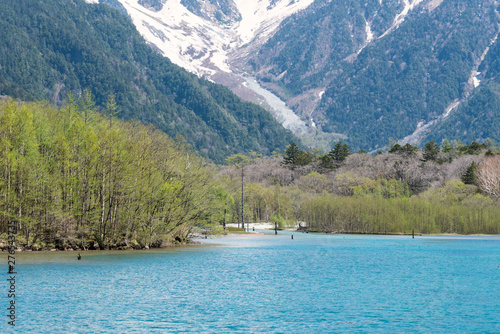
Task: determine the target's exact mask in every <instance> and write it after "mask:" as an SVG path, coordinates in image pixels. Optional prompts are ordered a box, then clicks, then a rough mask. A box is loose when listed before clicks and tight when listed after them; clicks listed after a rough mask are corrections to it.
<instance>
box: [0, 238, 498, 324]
mask: <svg viewBox="0 0 500 334" xmlns="http://www.w3.org/2000/svg"><path fill="white" fill-rule="evenodd" d="M293 234H294V239H293V240H292V239H291V238H290V233H289V232H283V233H281V234H280V235H278V236H274V235H273V234H266V235H251V236H249V235H242V236H228V237H224V238H217V239H208V240H203V242H206V244H205V245H199V246H192V247H191V246H190V247H184V248H175V249H168V250H150V251H132V252H127V251H110V252H91V251H89V252H83V253H82V255H83V259H82V260H81V261H77V260H76V253H75V252H44V253H35V252H33V253H22V254H21V253H18V254H16V258H17V260H18V263H19V265H18V266H17V268H16V269H17V272H18V274H17V276H16V279H17V281H16V293H17V300H16V305H17V309H16V315H17V320H16V323H17V326H16V332H20V333H145V332H150V333H177V332H196V333H331V332H337V333H346V332H349V333H365V332H371V333H388V332H390V333H410V332H411V333H494V332H497V333H498V332H500V302H499V301H500V267H499V266H500V238H499V237H416V238H415V239H411V237H407V236H405V237H401V236H358V235H322V234H303V233H293ZM0 256H5V257H6V256H7V255H6V253H5V252H4V253H0ZM4 262H5V263H6V260H5V261H4ZM3 268H4V269H6V268H7V266H6V264H5V265H3ZM2 271H4V272H3V273H2V277H7V274H6V273H5V272H6V271H7V270H3V269H2ZM4 282H5V281H4ZM2 286H3V289H4V290H5V292H6V291H7V289H8V287H7V284H6V283H5V284H2ZM0 302H1V305H2V309H4V310H5V308H6V307H7V305H8V304H7V303H8V299H7V297H6V293H4V292H2V293H1V298H0ZM4 306H5V307H4ZM9 328H10V326H8V325H7V318H6V317H5V316H4V317H3V319H2V322H1V323H0V332H2V333H3V332H9V331H8V330H9Z"/></svg>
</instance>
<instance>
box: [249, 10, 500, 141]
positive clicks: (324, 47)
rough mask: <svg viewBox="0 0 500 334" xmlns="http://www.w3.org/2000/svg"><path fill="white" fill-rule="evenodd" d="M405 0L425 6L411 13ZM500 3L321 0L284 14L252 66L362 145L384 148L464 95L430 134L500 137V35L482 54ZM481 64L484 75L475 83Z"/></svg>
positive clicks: (327, 126)
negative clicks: (499, 71)
mask: <svg viewBox="0 0 500 334" xmlns="http://www.w3.org/2000/svg"><path fill="white" fill-rule="evenodd" d="M404 3H407V4H414V3H416V4H418V5H416V6H415V7H414V8H413V9H410V10H407V11H406V12H405V11H404V10H403V4H404ZM496 6H497V5H496V2H495V1H493V0H487V1H469V0H443V1H425V0H424V1H409V2H403V1H396V0H395V1H383V2H379V1H375V0H373V1H350V2H348V3H346V2H341V1H327V0H317V1H315V3H314V4H313V5H312V6H310V7H309V8H307V9H306V10H304V11H303V12H301V13H298V14H296V15H294V16H293V17H291V18H289V19H287V20H285V21H284V22H283V23H282V25H281V27H280V29H279V31H278V32H277V33H276V34H275V35H274V36H273V37H272V38H271V39H270V40H269V41H268V42H267V44H265V45H264V46H263V47H262V49H261V50H260V52H259V53H258V54H256V55H254V56H252V57H251V59H250V61H249V67H248V70H249V71H253V72H254V73H256V75H257V76H258V77H259V79H260V80H261V82H263V83H264V84H265V85H267V86H268V87H269V88H271V89H273V90H274V91H275V92H277V93H278V94H280V95H281V96H282V97H283V98H284V99H286V100H288V101H289V103H290V104H291V105H292V106H294V108H295V109H296V110H297V111H298V112H299V113H301V114H303V115H304V117H308V115H309V114H310V113H311V112H312V117H313V119H314V120H315V122H316V124H317V125H319V126H320V127H321V129H322V130H324V131H327V132H332V133H337V134H339V135H340V136H343V138H345V139H344V140H345V141H346V142H348V143H349V144H350V145H351V146H353V147H354V148H356V149H359V148H363V149H366V150H374V149H378V148H381V147H383V146H385V145H387V144H388V143H389V139H390V138H394V139H403V138H405V137H406V136H408V135H410V134H412V133H413V132H414V131H415V130H417V128H418V127H419V126H422V125H425V124H428V123H431V122H433V121H436V120H437V121H438V122H436V123H435V124H439V123H441V120H442V119H441V117H442V116H443V115H444V114H445V113H446V112H447V110H448V108H449V107H450V106H451V105H453V104H454V103H457V102H460V106H459V108H458V111H456V109H453V110H452V113H451V116H450V118H448V120H447V121H446V122H445V123H443V125H442V127H440V128H438V129H436V130H434V131H432V130H433V129H432V128H430V129H429V130H430V131H431V133H430V134H428V136H429V137H428V138H427V139H435V140H441V139H443V138H445V137H447V138H449V139H450V140H452V139H461V140H463V141H471V140H484V139H485V138H488V137H490V138H492V139H495V140H500V132H499V131H498V130H497V129H498V123H497V122H498V121H497V119H498V117H499V115H500V109H499V108H498V99H499V95H498V91H499V90H498V83H495V82H496V79H495V77H496V74H494V72H495V69H494V68H495V66H498V65H497V64H496V63H497V62H498V60H496V61H495V59H498V51H497V49H498V40H497V42H496V43H495V44H493V45H492V47H491V50H490V52H489V53H487V54H486V58H485V60H484V62H483V63H482V59H481V58H482V56H483V55H484V53H485V51H487V48H488V47H489V46H490V43H492V41H494V40H495V38H496V36H497V35H498V32H499V22H500V16H499V14H498V11H497V8H496ZM490 64H491V65H490ZM495 64H496V65H495ZM478 67H479V69H478ZM476 70H477V71H478V72H481V71H482V73H481V74H480V75H479V76H478V78H479V79H482V81H481V83H480V85H479V87H477V88H476V90H475V91H474V85H473V83H472V79H473V77H474V74H475V72H476ZM483 72H484V73H483ZM311 100H316V101H317V102H316V104H314V103H311V102H310V101H311ZM311 107H312V108H313V110H311ZM455 124H459V127H458V128H456V129H452V127H453V126H454V125H455ZM424 139H425V137H424ZM423 142H425V141H423Z"/></svg>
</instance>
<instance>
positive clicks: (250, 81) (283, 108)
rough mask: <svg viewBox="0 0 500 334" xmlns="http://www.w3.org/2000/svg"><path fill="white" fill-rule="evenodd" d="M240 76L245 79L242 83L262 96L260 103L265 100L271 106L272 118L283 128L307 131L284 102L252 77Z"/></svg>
mask: <svg viewBox="0 0 500 334" xmlns="http://www.w3.org/2000/svg"><path fill="white" fill-rule="evenodd" d="M241 77H242V78H243V79H244V80H245V83H244V85H245V86H246V87H248V88H250V89H251V90H252V91H254V92H256V93H257V94H258V95H260V96H262V97H263V99H264V101H262V102H261V104H263V103H264V102H265V103H267V104H268V105H269V106H270V107H271V111H272V113H273V116H274V118H275V119H276V120H277V121H278V122H280V123H281V124H282V125H283V127H284V128H285V129H288V130H290V131H292V132H293V133H296V134H301V133H303V132H307V125H306V123H305V122H304V121H303V120H301V119H300V117H299V116H297V114H295V113H294V112H293V110H292V109H290V108H288V107H287V105H286V104H285V102H283V101H282V100H281V99H280V98H278V97H277V96H276V95H274V94H273V93H271V92H270V91H268V90H267V89H265V88H263V87H262V86H261V85H259V83H258V82H257V81H256V80H255V79H254V78H252V77H249V76H241Z"/></svg>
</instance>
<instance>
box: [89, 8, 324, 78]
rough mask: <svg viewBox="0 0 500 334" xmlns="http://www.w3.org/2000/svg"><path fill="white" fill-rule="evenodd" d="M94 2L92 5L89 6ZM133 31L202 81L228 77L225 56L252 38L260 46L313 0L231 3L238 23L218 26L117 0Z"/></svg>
mask: <svg viewBox="0 0 500 334" xmlns="http://www.w3.org/2000/svg"><path fill="white" fill-rule="evenodd" d="M87 1H94V0H87ZM119 1H120V3H121V4H122V5H123V6H124V7H125V9H126V10H127V12H128V13H129V15H130V17H131V18H132V21H133V22H134V24H135V26H136V27H137V30H138V31H139V32H140V33H141V35H143V36H144V38H145V39H146V40H147V41H148V42H149V43H151V44H153V45H154V46H156V47H157V48H158V49H159V50H160V51H161V52H162V53H163V54H164V55H165V56H166V57H168V58H169V59H170V60H171V61H172V62H173V63H175V64H177V65H179V66H181V67H183V68H185V69H186V70H188V71H190V72H192V73H195V74H197V75H200V76H208V77H210V76H211V75H213V74H214V73H216V72H217V71H222V72H226V73H229V72H231V71H232V69H231V67H230V65H229V53H230V52H234V51H235V50H237V49H239V48H240V47H242V46H243V45H245V44H248V43H249V42H251V41H253V40H254V39H255V38H258V39H259V40H262V41H261V43H264V42H265V41H266V40H267V39H268V38H269V37H271V35H272V34H273V33H274V31H275V30H276V29H277V27H278V26H279V24H280V23H281V22H282V21H283V20H284V19H285V18H287V17H289V16H290V15H292V14H294V13H296V12H298V11H300V10H302V9H305V8H307V7H308V6H309V5H310V4H311V3H312V2H313V1H314V0H295V1H290V0H281V1H278V2H276V3H275V4H274V5H273V6H271V1H270V0H234V3H235V5H236V8H237V10H238V11H239V12H240V14H241V20H240V21H233V22H230V23H228V24H224V25H223V24H219V23H217V22H214V21H209V20H206V19H204V18H202V17H199V16H197V15H196V14H193V13H192V12H190V11H189V10H188V9H187V8H186V7H184V6H183V5H182V4H181V1H180V0H166V1H165V3H164V5H163V8H162V9H161V10H160V11H158V12H156V11H153V10H150V9H147V8H144V7H143V6H141V5H140V4H139V3H138V0H119Z"/></svg>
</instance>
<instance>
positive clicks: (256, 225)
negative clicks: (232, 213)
mask: <svg viewBox="0 0 500 334" xmlns="http://www.w3.org/2000/svg"><path fill="white" fill-rule="evenodd" d="M226 226H227V227H235V228H238V227H240V225H238V224H227V225H226ZM297 227H298V226H296V227H287V228H285V229H284V230H286V231H296V230H297ZM254 228H255V229H256V230H274V224H273V223H248V224H245V229H248V230H249V231H250V232H252V230H253V229H254Z"/></svg>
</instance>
